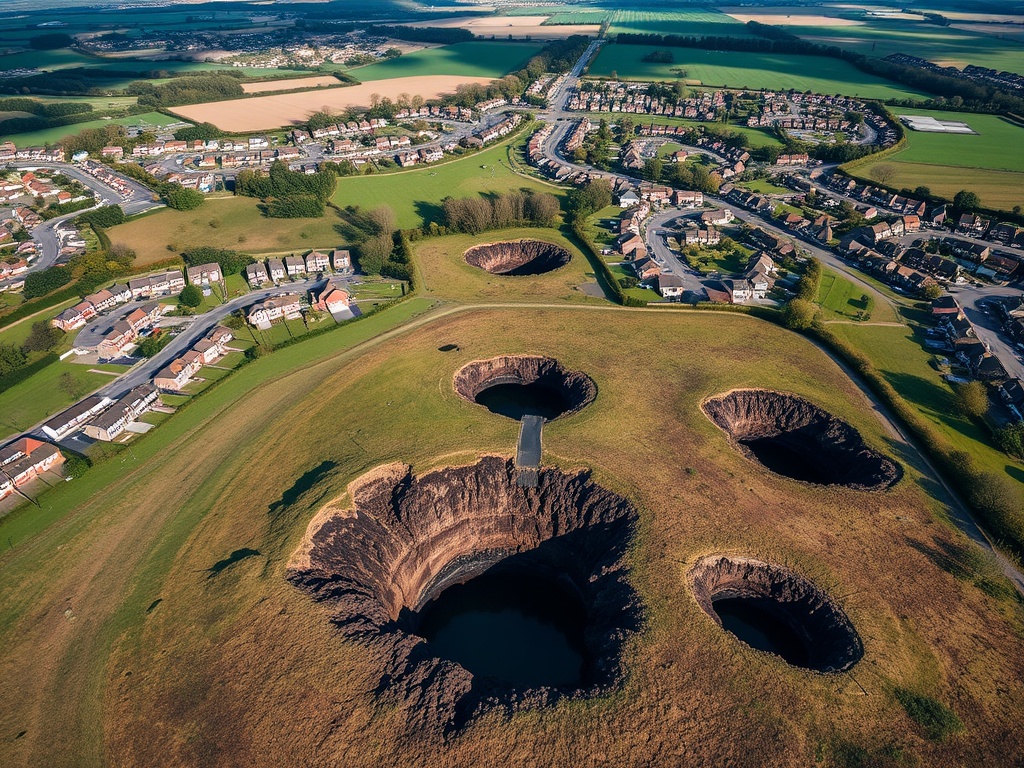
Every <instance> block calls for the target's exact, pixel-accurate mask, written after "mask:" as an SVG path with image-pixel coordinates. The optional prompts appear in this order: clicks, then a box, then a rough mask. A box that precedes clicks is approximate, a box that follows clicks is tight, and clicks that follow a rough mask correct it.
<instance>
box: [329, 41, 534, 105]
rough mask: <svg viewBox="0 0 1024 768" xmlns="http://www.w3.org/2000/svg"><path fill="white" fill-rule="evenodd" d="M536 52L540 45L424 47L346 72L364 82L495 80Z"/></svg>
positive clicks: (484, 42)
mask: <svg viewBox="0 0 1024 768" xmlns="http://www.w3.org/2000/svg"><path fill="white" fill-rule="evenodd" d="M540 49H541V45H540V43H509V42H486V41H477V40H474V41H472V42H468V43H456V44H454V45H445V46H441V47H438V48H424V49H422V50H419V51H414V52H413V53H407V54H404V55H402V56H399V57H398V58H397V59H390V60H388V61H382V62H379V63H377V64H369V65H367V66H365V67H357V68H356V69H351V70H348V72H349V73H350V74H351V75H353V76H354V77H356V78H358V79H359V80H361V81H362V82H364V83H367V82H371V81H375V80H390V79H393V78H412V77H427V76H430V77H438V76H442V75H444V76H448V77H463V78H487V79H490V80H496V79H497V78H499V77H504V76H505V75H507V74H508V73H509V72H513V71H515V70H517V69H520V68H521V67H523V66H525V64H526V62H527V61H529V60H530V58H531V57H532V56H535V55H536V54H537V52H538V51H540ZM424 85H426V83H425V82H424ZM428 87H429V86H428ZM437 92H439V93H444V92H445V91H437Z"/></svg>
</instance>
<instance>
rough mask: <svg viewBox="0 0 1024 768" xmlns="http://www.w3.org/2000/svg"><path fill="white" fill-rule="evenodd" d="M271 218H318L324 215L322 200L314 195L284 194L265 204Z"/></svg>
mask: <svg viewBox="0 0 1024 768" xmlns="http://www.w3.org/2000/svg"><path fill="white" fill-rule="evenodd" d="M266 212H267V216H269V217H270V218H272V219H318V218H320V217H321V216H323V215H324V201H323V200H321V199H320V198H319V197H317V196H316V195H286V196H285V197H280V198H275V199H272V200H271V201H270V202H269V203H268V204H267V209H266Z"/></svg>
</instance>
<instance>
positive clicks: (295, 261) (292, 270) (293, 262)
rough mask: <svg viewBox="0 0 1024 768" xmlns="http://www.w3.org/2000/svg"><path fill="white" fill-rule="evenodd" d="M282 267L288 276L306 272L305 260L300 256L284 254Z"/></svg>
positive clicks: (296, 275) (297, 275)
mask: <svg viewBox="0 0 1024 768" xmlns="http://www.w3.org/2000/svg"><path fill="white" fill-rule="evenodd" d="M284 268H285V270H286V271H287V272H288V277H293V278H294V277H299V276H300V275H304V274H305V273H306V262H305V260H304V259H303V258H302V257H301V256H285V257H284Z"/></svg>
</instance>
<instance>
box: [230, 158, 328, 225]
mask: <svg viewBox="0 0 1024 768" xmlns="http://www.w3.org/2000/svg"><path fill="white" fill-rule="evenodd" d="M335 181H336V176H335V174H334V171H333V170H332V169H330V168H326V169H322V170H320V171H318V172H317V173H312V174H306V173H300V172H299V171H292V170H290V169H289V168H288V164H287V163H285V162H283V161H281V160H277V161H275V162H274V163H273V164H272V165H271V166H270V171H269V172H268V173H264V172H263V171H261V170H252V169H245V170H242V171H240V172H239V174H238V176H237V177H236V178H235V194H236V195H241V196H244V197H258V198H260V199H261V200H263V202H264V206H265V207H264V212H265V213H266V215H267V216H269V217H271V218H279V219H288V218H316V217H319V216H323V214H324V206H325V205H326V203H327V201H328V199H330V197H331V195H332V194H333V192H334V185H335Z"/></svg>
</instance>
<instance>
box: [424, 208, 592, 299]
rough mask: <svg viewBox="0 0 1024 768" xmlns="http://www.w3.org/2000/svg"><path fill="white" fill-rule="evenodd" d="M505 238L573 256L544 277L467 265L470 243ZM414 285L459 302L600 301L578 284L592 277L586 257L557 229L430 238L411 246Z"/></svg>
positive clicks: (520, 229) (429, 292) (506, 231)
mask: <svg viewBox="0 0 1024 768" xmlns="http://www.w3.org/2000/svg"><path fill="white" fill-rule="evenodd" d="M506 240H542V241H544V242H547V243H554V244H556V245H559V246H561V247H562V248H565V249H566V250H568V251H569V253H571V254H572V260H571V261H570V262H569V263H568V264H566V265H565V266H564V267H561V268H559V269H556V270H554V271H552V272H548V273H546V274H543V275H531V276H529V277H503V276H501V275H492V274H490V273H488V272H485V271H484V270H482V269H478V268H477V267H473V266H470V265H469V264H467V263H466V260H465V258H464V256H463V254H464V253H465V252H466V250H467V249H469V248H471V247H473V246H474V245H480V244H484V243H497V242H502V241H506ZM413 246H414V249H415V254H416V260H415V262H414V263H415V265H416V268H417V270H418V284H419V285H420V286H422V289H423V293H424V295H426V296H430V297H432V298H437V299H441V300H444V301H458V302H462V303H473V302H486V301H516V302H518V301H527V302H531V301H541V302H559V303H561V302H590V303H594V302H599V303H603V302H604V300H603V299H599V298H594V297H591V296H587V295H586V294H584V293H582V292H580V290H579V286H580V285H583V284H584V283H593V282H595V280H596V278H595V277H594V271H593V268H592V267H591V265H590V263H589V262H588V260H587V258H586V256H584V254H583V253H582V252H581V251H580V250H579V249H578V248H576V246H575V245H573V244H572V243H571V242H570V241H569V240H567V239H566V238H565V237H564V236H562V235H561V234H559V232H558V231H557V230H554V229H547V228H538V227H523V228H519V229H503V230H495V231H493V232H485V233H482V234H480V235H449V236H446V237H432V238H429V239H427V240H423V241H420V242H417V243H414V244H413Z"/></svg>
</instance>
